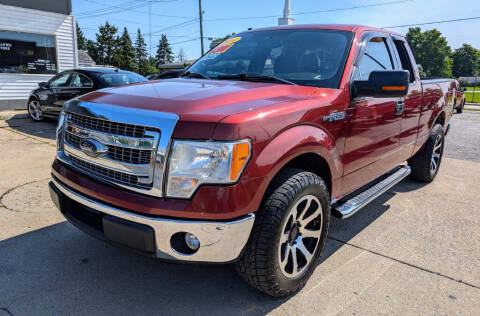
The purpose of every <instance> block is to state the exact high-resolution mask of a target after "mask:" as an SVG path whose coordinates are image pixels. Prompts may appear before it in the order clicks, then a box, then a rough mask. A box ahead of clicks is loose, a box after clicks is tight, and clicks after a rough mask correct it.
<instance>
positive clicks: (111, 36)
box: [96, 21, 118, 65]
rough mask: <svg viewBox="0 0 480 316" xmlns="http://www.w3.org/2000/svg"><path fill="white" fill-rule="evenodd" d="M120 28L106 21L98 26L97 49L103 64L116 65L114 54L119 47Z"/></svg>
mask: <svg viewBox="0 0 480 316" xmlns="http://www.w3.org/2000/svg"><path fill="white" fill-rule="evenodd" d="M117 31H118V29H117V28H116V27H115V26H113V25H111V24H110V23H108V21H107V22H105V25H100V26H99V28H98V33H97V34H96V37H97V50H98V55H99V61H100V64H102V65H114V60H113V56H114V53H115V50H116V49H117V44H118V37H117V36H116V34H117Z"/></svg>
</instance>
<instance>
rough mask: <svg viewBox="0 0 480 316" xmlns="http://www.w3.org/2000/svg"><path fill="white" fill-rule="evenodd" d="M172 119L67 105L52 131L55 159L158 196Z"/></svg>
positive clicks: (164, 115) (141, 112)
mask: <svg viewBox="0 0 480 316" xmlns="http://www.w3.org/2000/svg"><path fill="white" fill-rule="evenodd" d="M177 120H178V116H177V115H175V114H169V113H162V112H155V111H145V110H139V109H136V108H125V107H116V106H112V105H104V104H96V103H88V102H82V101H78V100H71V101H69V102H67V103H66V104H65V106H64V109H63V117H62V118H61V124H60V125H59V127H58V128H57V147H58V148H57V149H58V150H57V157H58V159H60V160H61V161H63V162H64V163H66V164H68V165H70V166H71V167H72V168H74V169H76V170H77V171H78V172H81V173H84V174H87V175H88V176H91V177H94V178H96V179H98V180H100V181H104V182H107V183H110V184H115V185H118V186H122V187H125V188H128V189H130V190H133V191H136V192H140V193H144V194H148V195H154V196H163V176H164V175H163V173H164V170H165V161H166V159H165V158H166V155H167V149H168V145H169V143H170V138H171V134H172V132H173V128H174V127H175V124H176V122H177Z"/></svg>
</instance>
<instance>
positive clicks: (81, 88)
mask: <svg viewBox="0 0 480 316" xmlns="http://www.w3.org/2000/svg"><path fill="white" fill-rule="evenodd" d="M94 89H95V88H94V84H93V81H92V79H90V78H89V77H88V76H87V75H85V74H83V73H80V72H77V71H75V72H73V73H72V78H71V79H70V83H69V90H70V91H67V93H69V95H68V99H67V100H69V99H72V98H75V97H78V96H80V95H82V94H85V93H88V92H91V91H93V90H94Z"/></svg>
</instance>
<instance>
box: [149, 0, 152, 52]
mask: <svg viewBox="0 0 480 316" xmlns="http://www.w3.org/2000/svg"><path fill="white" fill-rule="evenodd" d="M148 33H149V38H150V45H149V47H150V56H149V57H152V1H151V0H149V1H148Z"/></svg>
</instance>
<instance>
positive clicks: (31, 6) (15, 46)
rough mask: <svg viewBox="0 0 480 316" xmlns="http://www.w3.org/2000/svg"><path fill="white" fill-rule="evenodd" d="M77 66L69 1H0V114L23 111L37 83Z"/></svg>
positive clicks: (73, 23)
mask: <svg viewBox="0 0 480 316" xmlns="http://www.w3.org/2000/svg"><path fill="white" fill-rule="evenodd" d="M77 66H78V53H77V40H76V25H75V19H74V18H73V16H72V4H71V1H70V0H48V1H39V0H0V110H5V109H15V108H21V109H25V108H26V101H27V100H26V99H27V97H28V94H29V92H30V91H31V90H33V89H34V88H36V87H37V86H38V82H42V81H47V80H48V79H49V78H51V77H52V76H53V75H55V74H56V73H58V72H60V71H63V70H66V69H72V68H76V67H77Z"/></svg>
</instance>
